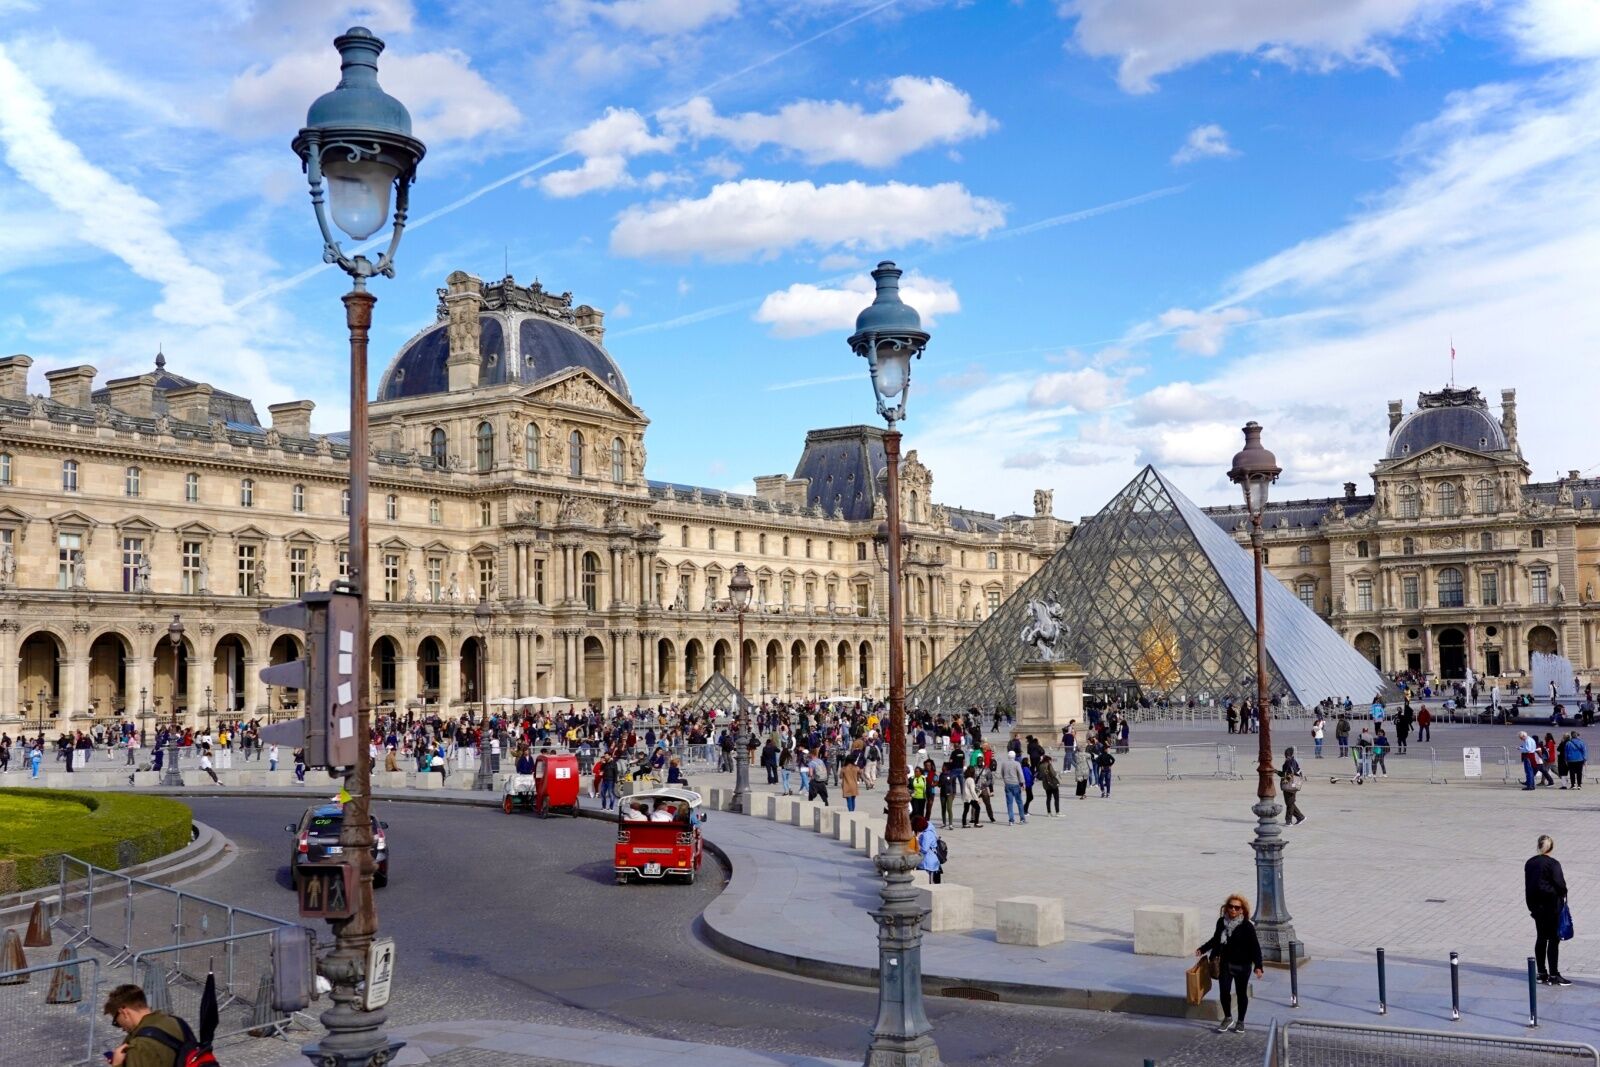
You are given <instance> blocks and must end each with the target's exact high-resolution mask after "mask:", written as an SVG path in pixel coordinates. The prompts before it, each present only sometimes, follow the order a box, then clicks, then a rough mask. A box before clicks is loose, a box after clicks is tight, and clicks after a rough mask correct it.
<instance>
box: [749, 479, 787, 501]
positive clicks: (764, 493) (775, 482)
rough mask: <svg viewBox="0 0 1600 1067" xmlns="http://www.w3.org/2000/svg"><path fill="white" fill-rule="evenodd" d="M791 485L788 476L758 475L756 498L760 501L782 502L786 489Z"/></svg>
mask: <svg viewBox="0 0 1600 1067" xmlns="http://www.w3.org/2000/svg"><path fill="white" fill-rule="evenodd" d="M788 483H789V476H788V475H787V474H758V475H756V498H757V499H759V500H771V501H774V502H776V501H780V500H782V499H783V498H784V491H783V490H784V487H785V486H786V485H788Z"/></svg>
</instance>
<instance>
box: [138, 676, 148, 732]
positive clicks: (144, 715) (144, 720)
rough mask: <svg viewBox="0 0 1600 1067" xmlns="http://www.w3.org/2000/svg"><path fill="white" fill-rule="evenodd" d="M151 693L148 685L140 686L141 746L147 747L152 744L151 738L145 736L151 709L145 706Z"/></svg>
mask: <svg viewBox="0 0 1600 1067" xmlns="http://www.w3.org/2000/svg"><path fill="white" fill-rule="evenodd" d="M149 693H150V690H149V689H147V688H146V687H144V686H140V687H139V745H140V747H147V746H148V745H149V744H150V741H149V739H148V738H147V737H146V736H145V730H146V728H147V727H148V726H149V721H150V711H149V709H148V708H146V707H145V698H146V697H147V696H148V695H149Z"/></svg>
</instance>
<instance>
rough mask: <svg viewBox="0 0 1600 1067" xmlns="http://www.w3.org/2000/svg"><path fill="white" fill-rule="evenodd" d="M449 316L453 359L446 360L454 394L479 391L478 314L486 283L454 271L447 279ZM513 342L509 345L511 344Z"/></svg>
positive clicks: (464, 273) (447, 311)
mask: <svg viewBox="0 0 1600 1067" xmlns="http://www.w3.org/2000/svg"><path fill="white" fill-rule="evenodd" d="M445 285H446V287H447V288H446V290H445V297H444V306H445V313H446V315H447V316H448V320H449V326H447V327H446V329H447V330H448V332H449V337H450V358H449V359H448V360H446V361H445V372H446V373H447V374H448V375H449V388H450V391H451V392H452V393H456V392H462V391H465V390H467V389H475V388H477V385H478V379H479V377H480V373H479V368H480V366H481V361H482V358H483V357H482V354H481V353H480V351H479V334H480V332H481V330H480V326H479V322H478V313H479V312H480V311H482V310H483V281H482V279H479V278H474V277H473V276H472V275H470V274H468V273H467V272H466V271H461V270H458V271H452V272H451V274H450V277H448V278H446V279H445ZM508 343H509V342H508Z"/></svg>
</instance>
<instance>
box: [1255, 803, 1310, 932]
mask: <svg viewBox="0 0 1600 1067" xmlns="http://www.w3.org/2000/svg"><path fill="white" fill-rule="evenodd" d="M1250 810H1251V811H1252V812H1254V813H1255V816H1256V836H1255V840H1254V841H1251V842H1250V847H1251V848H1252V849H1254V850H1255V853H1256V901H1257V903H1256V914H1255V926H1256V939H1257V940H1259V941H1260V942H1261V958H1262V959H1263V960H1268V961H1271V962H1273V963H1288V962H1289V946H1290V945H1291V944H1293V946H1294V952H1295V955H1296V956H1297V957H1298V958H1299V959H1302V960H1303V959H1305V954H1306V952H1305V946H1304V945H1302V944H1301V943H1300V941H1299V939H1298V938H1296V937H1295V932H1294V921H1293V919H1291V918H1290V916H1289V905H1288V903H1287V902H1286V901H1285V899H1284V889H1283V850H1284V847H1285V845H1286V842H1285V841H1284V840H1283V824H1282V823H1281V822H1279V821H1278V818H1279V816H1281V815H1282V814H1283V805H1281V804H1279V803H1278V798H1277V797H1275V796H1272V797H1263V798H1262V799H1260V800H1258V801H1256V803H1255V805H1254V806H1253V807H1251V809H1250Z"/></svg>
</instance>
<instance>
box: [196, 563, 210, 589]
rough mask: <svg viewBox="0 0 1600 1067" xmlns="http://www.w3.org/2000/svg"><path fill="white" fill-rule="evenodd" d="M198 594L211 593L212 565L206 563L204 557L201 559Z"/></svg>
mask: <svg viewBox="0 0 1600 1067" xmlns="http://www.w3.org/2000/svg"><path fill="white" fill-rule="evenodd" d="M198 592H200V593H210V592H211V564H209V563H207V562H206V558H205V557H204V556H201V557H200V588H199V590H198Z"/></svg>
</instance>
